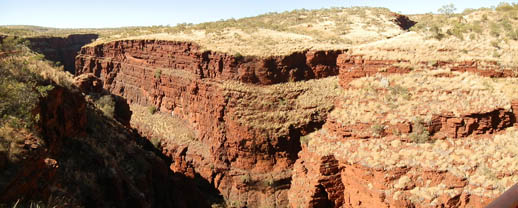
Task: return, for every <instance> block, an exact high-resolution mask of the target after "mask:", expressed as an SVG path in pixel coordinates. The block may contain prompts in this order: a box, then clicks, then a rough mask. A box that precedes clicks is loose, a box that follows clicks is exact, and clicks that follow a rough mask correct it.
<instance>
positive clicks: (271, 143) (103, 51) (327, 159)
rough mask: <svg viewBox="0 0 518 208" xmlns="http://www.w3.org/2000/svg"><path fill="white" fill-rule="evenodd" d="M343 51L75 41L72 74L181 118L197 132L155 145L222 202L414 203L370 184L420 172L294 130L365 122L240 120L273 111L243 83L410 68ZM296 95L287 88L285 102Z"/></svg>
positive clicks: (490, 71)
mask: <svg viewBox="0 0 518 208" xmlns="http://www.w3.org/2000/svg"><path fill="white" fill-rule="evenodd" d="M402 21H404V20H402ZM345 52H346V51H345V50H344V51H304V52H298V53H294V54H291V55H288V56H283V57H266V58H264V57H263V58H261V57H241V56H232V55H228V54H223V53H218V52H211V51H202V50H201V49H200V47H199V46H197V45H195V44H192V43H185V42H173V41H158V40H121V41H114V42H109V43H106V44H101V45H97V46H93V47H84V48H82V49H81V51H80V54H79V55H78V56H77V58H76V69H77V71H76V75H81V74H86V73H92V74H94V75H95V76H96V77H98V78H99V79H100V80H101V81H102V83H103V87H104V89H106V90H107V91H109V92H110V93H113V94H115V95H118V96H121V97H124V98H126V99H127V100H128V102H129V103H130V104H132V105H140V106H155V107H156V108H157V109H158V110H159V111H161V112H165V113H167V114H171V116H175V117H179V118H181V119H183V120H184V121H187V123H188V125H189V128H192V129H193V131H194V133H195V135H196V136H195V138H191V139H190V141H175V140H174V139H169V140H168V138H162V141H165V142H163V143H161V145H162V151H163V153H164V154H165V155H166V156H167V157H168V158H170V159H172V160H173V162H172V164H171V166H170V169H171V170H173V171H174V172H178V173H182V174H184V175H185V176H187V177H189V178H196V177H201V178H203V179H206V180H207V181H208V182H209V183H210V185H211V186H213V187H214V188H216V189H217V190H218V191H219V192H220V193H221V194H222V195H223V197H224V198H225V200H226V202H227V204H228V205H231V206H234V207H286V206H291V207H412V206H415V205H416V204H417V203H416V202H415V201H410V200H408V199H405V196H399V195H398V196H397V197H396V196H394V195H393V194H389V193H384V192H379V191H376V189H373V188H372V187H378V186H379V187H381V188H382V187H386V188H387V189H388V186H389V184H387V183H388V182H387V181H390V182H391V183H392V182H393V180H392V179H394V178H396V179H399V178H401V176H402V175H405V174H406V175H405V176H406V177H409V178H412V177H416V174H418V173H419V171H421V170H412V169H411V168H400V169H396V170H393V171H392V172H385V171H384V170H379V169H373V168H368V167H363V166H361V165H352V164H349V163H347V162H346V161H344V160H342V159H339V158H337V157H335V156H333V155H332V154H331V155H326V154H323V155H321V154H317V153H314V152H311V151H309V150H307V149H304V148H303V147H301V142H300V137H301V136H304V135H306V134H308V133H309V132H312V131H314V130H315V129H319V128H321V127H322V124H324V123H325V124H324V126H323V128H324V129H326V130H327V131H328V132H329V133H330V134H333V136H336V137H341V138H342V139H343V138H346V139H365V138H371V137H372V135H352V134H351V133H350V132H354V131H356V130H354V131H353V130H351V129H357V131H356V132H367V133H369V132H370V131H368V130H366V129H368V128H370V127H371V124H365V125H364V126H362V125H357V126H343V125H341V124H339V123H337V122H336V121H333V120H327V121H326V119H327V118H325V117H324V118H319V119H314V118H308V119H309V120H310V121H308V122H305V123H304V124H303V125H292V126H290V127H289V128H288V131H280V130H275V128H274V130H265V129H261V128H255V127H254V126H252V125H251V124H247V123H243V122H242V121H241V120H240V117H242V116H247V115H248V114H253V113H254V112H258V111H261V112H265V111H266V112H268V111H273V110H272V109H273V108H272V107H271V106H268V105H266V104H261V103H246V101H245V104H243V103H240V102H243V99H244V98H245V97H247V98H248V97H253V96H258V95H257V94H254V92H252V91H250V90H247V88H246V86H252V85H253V86H256V85H270V84H274V83H283V82H289V81H298V80H309V79H314V78H323V77H326V76H333V75H337V73H338V72H339V77H340V84H341V85H342V86H343V87H344V88H347V87H349V85H348V83H349V82H350V81H351V80H352V79H356V78H361V77H365V76H371V75H375V74H378V73H380V74H390V73H408V72H410V71H411V70H412V69H410V68H408V67H402V66H403V65H405V63H406V64H408V63H409V62H406V61H386V60H365V59H363V57H362V56H354V55H350V54H346V53H345ZM402 63H403V64H402ZM421 64H424V65H427V66H429V68H430V69H432V70H433V69H436V68H438V67H439V66H448V67H450V68H451V69H452V70H453V71H461V72H464V71H469V72H475V73H478V74H480V75H483V76H490V77H509V76H514V75H513V74H512V73H511V71H510V70H500V69H499V70H496V68H497V67H496V63H495V65H491V64H490V65H489V66H488V65H482V64H479V63H477V62H462V63H446V62H439V63H433V64H431V63H421ZM445 76H447V75H445ZM229 83H230V84H231V83H247V84H249V85H244V86H245V87H244V88H242V89H241V91H240V92H239V93H229V92H228V91H227V90H226V88H225V85H227V84H229ZM247 93H248V94H247ZM299 95H300V94H297V93H294V94H293V95H291V96H287V97H286V99H292V98H294V97H297V96H299ZM270 99H271V97H269V96H264V101H265V103H269V102H270V103H272V102H277V101H273V100H270ZM243 105H245V106H246V108H247V109H250V111H249V112H245V113H246V114H247V115H243V114H242V112H239V109H238V108H239V107H240V106H241V107H242V106H243ZM514 107H516V106H515V105H513V109H514ZM240 113H241V114H240ZM514 114H515V113H511V112H509V111H506V110H502V109H495V110H494V111H491V112H474V113H472V114H467V115H462V116H460V117H455V116H452V115H450V114H443V115H436V116H435V117H434V118H433V119H432V122H430V123H429V124H426V125H425V127H426V128H427V130H428V132H429V133H430V134H431V135H432V136H433V137H434V138H439V139H440V138H444V137H450V138H460V137H465V136H469V135H477V134H489V133H494V132H497V131H500V130H502V129H505V128H507V127H509V126H512V125H513V124H514V123H516V115H514ZM136 128H137V129H138V130H139V132H141V133H142V134H143V135H146V136H149V138H151V136H152V135H154V134H153V133H152V129H146V127H144V126H136ZM391 128H393V129H396V128H397V129H398V130H399V132H400V133H411V132H412V131H413V128H414V126H413V124H412V123H411V122H407V123H400V124H398V125H395V126H389V127H388V129H385V130H386V132H384V133H385V134H384V135H381V136H391V135H389V134H390V132H392V131H389V130H390V129H391ZM278 129H280V127H279V128H278ZM378 133H379V132H378ZM381 133H383V132H381ZM155 136H156V135H155ZM378 136H380V135H378ZM331 142H332V141H329V143H331ZM301 150H302V151H301ZM292 174H293V176H292ZM429 175H430V178H429V179H430V180H439V181H442V180H443V179H444V180H445V181H446V182H447V184H446V186H448V187H453V188H456V187H457V185H458V183H461V184H463V183H465V182H463V181H462V179H460V178H455V177H453V176H450V175H448V174H447V173H443V172H433V171H431V172H430V174H429ZM385 176H386V177H385ZM390 178H392V179H390ZM438 178H439V179H438ZM450 179H451V180H450ZM450 182H451V183H450ZM368 184H371V185H368ZM434 185H437V184H434ZM370 186H372V187H370ZM381 188H380V189H381ZM404 188H405V187H402V188H401V189H402V190H403V189H404ZM407 188H408V187H407ZM441 197H442V196H441ZM483 200H484V199H478V198H476V196H466V195H454V196H450V197H447V196H446V195H445V196H444V197H443V198H440V199H438V200H436V201H434V203H438V204H442V205H444V206H449V207H459V206H461V207H462V206H472V205H474V206H480V203H483ZM423 203H426V202H423ZM428 203H431V202H428Z"/></svg>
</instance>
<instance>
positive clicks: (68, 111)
mask: <svg viewBox="0 0 518 208" xmlns="http://www.w3.org/2000/svg"><path fill="white" fill-rule="evenodd" d="M33 112H34V113H35V114H37V115H39V120H38V122H37V123H36V124H35V126H34V131H30V130H27V129H22V130H18V131H16V132H12V133H10V136H12V137H13V138H19V139H20V138H21V139H22V140H21V141H18V142H16V143H15V142H13V143H11V146H12V147H15V146H16V147H17V148H21V150H20V152H16V154H19V155H22V157H19V159H18V160H14V159H12V158H10V159H5V158H3V157H0V166H1V169H2V171H0V176H1V178H2V180H1V181H0V202H2V203H12V204H14V203H16V204H20V205H22V206H23V204H24V203H25V201H28V200H32V201H35V202H38V201H39V202H42V203H45V204H47V205H48V206H65V207H68V206H72V207H76V206H86V207H132V206H137V207H209V206H210V205H209V202H208V201H207V198H208V196H207V195H205V190H204V193H202V192H200V191H199V190H198V188H197V184H196V183H195V182H194V181H193V180H192V179H189V178H185V177H183V176H181V175H174V173H172V172H171V171H170V170H169V168H168V166H167V164H166V161H165V160H164V158H160V156H159V155H160V154H159V153H158V152H156V153H154V151H156V150H155V149H154V148H153V146H152V145H151V144H150V143H149V142H148V141H147V140H145V139H143V138H141V137H140V135H138V134H137V133H135V132H134V131H132V130H131V129H129V128H127V127H125V126H123V125H121V124H120V123H118V122H115V121H113V120H111V119H109V118H107V117H105V116H103V113H102V112H100V111H99V110H97V109H95V108H94V107H93V106H92V104H91V103H88V102H87V101H85V99H84V97H83V95H82V94H81V93H80V92H79V91H78V90H77V89H72V90H71V89H67V88H64V87H61V86H54V88H53V89H52V90H51V91H49V92H48V96H46V97H44V98H41V100H40V102H39V104H38V105H36V108H35V109H34V110H33ZM4 128H6V127H4ZM3 131H4V133H5V129H3ZM13 138H2V142H4V141H9V140H4V139H13ZM1 156H3V155H1ZM4 159H5V160H4ZM20 200H21V201H20Z"/></svg>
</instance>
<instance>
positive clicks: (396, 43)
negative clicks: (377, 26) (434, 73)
mask: <svg viewBox="0 0 518 208" xmlns="http://www.w3.org/2000/svg"><path fill="white" fill-rule="evenodd" d="M411 18H412V19H414V20H415V21H417V22H418V23H417V24H416V25H415V26H414V27H412V28H411V30H412V31H414V32H409V33H405V34H403V35H400V36H397V37H395V38H392V39H388V40H382V41H377V42H373V43H370V44H365V45H359V46H357V47H355V48H354V50H353V53H354V54H363V55H366V56H367V57H369V58H371V59H378V60H380V59H381V60H401V59H403V60H409V61H411V62H414V63H416V62H422V61H425V62H426V61H439V60H440V61H464V60H478V61H496V62H498V63H499V64H501V65H502V66H503V67H516V66H518V60H517V59H516V57H517V56H518V27H517V26H516V25H518V4H514V5H509V4H502V5H500V6H498V7H497V8H496V9H478V10H469V11H465V12H463V13H461V14H454V15H434V14H425V15H413V16H412V17H411Z"/></svg>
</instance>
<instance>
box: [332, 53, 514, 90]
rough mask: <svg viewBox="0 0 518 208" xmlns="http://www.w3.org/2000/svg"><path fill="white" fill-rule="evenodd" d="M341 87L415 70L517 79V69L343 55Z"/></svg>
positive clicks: (488, 64) (493, 64)
mask: <svg viewBox="0 0 518 208" xmlns="http://www.w3.org/2000/svg"><path fill="white" fill-rule="evenodd" d="M336 63H337V65H338V66H339V77H340V85H342V87H344V88H348V87H349V82H351V81H352V80H354V79H357V78H362V77H366V76H373V75H375V74H381V75H388V74H392V73H400V74H401V73H408V72H410V71H412V70H414V68H417V67H419V68H422V69H428V70H435V69H438V68H449V69H450V70H451V71H457V72H471V73H476V74H479V75H480V76H485V77H495V78H502V77H517V74H516V73H515V72H514V71H515V70H516V69H511V68H504V67H502V66H500V65H498V63H497V62H494V61H493V62H487V61H486V62H482V61H460V62H455V61H434V62H430V63H428V62H421V63H412V62H410V61H409V60H372V59H367V58H365V57H364V56H362V55H350V54H341V55H339V56H338V58H337V61H336Z"/></svg>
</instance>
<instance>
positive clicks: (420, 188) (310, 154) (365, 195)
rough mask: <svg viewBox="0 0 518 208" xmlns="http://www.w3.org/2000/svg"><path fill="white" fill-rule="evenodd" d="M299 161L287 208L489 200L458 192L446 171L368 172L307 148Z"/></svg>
mask: <svg viewBox="0 0 518 208" xmlns="http://www.w3.org/2000/svg"><path fill="white" fill-rule="evenodd" d="M324 140H325V139H324ZM332 142H333V141H329V140H326V141H323V143H332ZM317 149H318V148H317ZM299 157H300V158H299V160H297V162H296V164H295V165H294V168H293V182H292V184H291V188H290V190H289V192H288V197H289V201H290V207H387V208H388V207H483V206H484V205H486V204H487V203H489V202H490V200H491V198H488V197H483V196H478V195H472V194H470V193H469V191H464V189H466V188H468V187H470V185H468V182H467V180H466V179H465V178H463V177H458V176H455V175H453V174H451V173H450V172H448V171H439V170H426V169H418V168H416V167H407V166H402V167H394V168H391V169H386V168H380V167H370V166H368V165H366V164H364V163H350V162H349V161H348V159H347V158H337V157H335V156H334V155H333V154H329V153H323V152H318V151H315V149H312V148H303V150H302V151H301V152H300V153H299ZM387 157H389V156H387Z"/></svg>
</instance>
